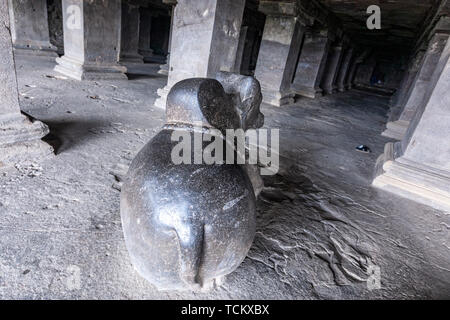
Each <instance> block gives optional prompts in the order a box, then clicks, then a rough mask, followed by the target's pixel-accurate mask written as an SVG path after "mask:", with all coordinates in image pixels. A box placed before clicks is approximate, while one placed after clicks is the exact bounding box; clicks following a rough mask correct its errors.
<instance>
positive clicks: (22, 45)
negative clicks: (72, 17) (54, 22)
mask: <svg viewBox="0 0 450 320" xmlns="http://www.w3.org/2000/svg"><path fill="white" fill-rule="evenodd" d="M2 1H6V0H2ZM7 1H8V2H9V14H10V19H11V35H12V39H13V44H14V52H15V53H16V54H32V55H37V56H49V57H57V56H58V55H57V54H56V47H55V46H53V45H52V44H50V36H49V30H48V14H47V0H7Z"/></svg>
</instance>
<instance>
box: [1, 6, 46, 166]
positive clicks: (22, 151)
mask: <svg viewBox="0 0 450 320" xmlns="http://www.w3.org/2000/svg"><path fill="white" fill-rule="evenodd" d="M12 50H13V47H12V42H11V34H10V29H9V15H8V3H7V2H6V1H2V2H0V101H1V102H0V169H3V168H5V167H9V166H12V165H14V164H16V163H19V162H23V161H25V160H30V159H38V158H40V157H43V156H47V155H50V154H51V153H52V152H53V149H52V147H50V146H49V145H47V144H46V143H44V142H42V141H41V140H40V139H41V138H42V137H43V136H45V135H46V134H47V133H48V127H47V126H46V125H45V124H43V123H42V122H39V121H30V120H29V119H28V117H26V116H24V115H22V114H21V113H20V107H19V100H18V91H17V80H16V71H15V65H14V57H13V52H12Z"/></svg>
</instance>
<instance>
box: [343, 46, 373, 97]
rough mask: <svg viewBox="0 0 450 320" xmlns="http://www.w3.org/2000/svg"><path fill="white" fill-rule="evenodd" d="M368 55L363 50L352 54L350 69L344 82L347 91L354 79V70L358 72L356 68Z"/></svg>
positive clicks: (367, 52) (366, 51)
mask: <svg viewBox="0 0 450 320" xmlns="http://www.w3.org/2000/svg"><path fill="white" fill-rule="evenodd" d="M368 54H369V50H364V51H362V52H359V53H357V54H354V56H353V59H352V62H351V66H350V69H349V71H348V73H347V76H346V80H345V87H346V89H347V90H350V89H351V88H352V87H353V81H354V79H355V75H356V70H358V66H359V65H360V64H361V63H362V62H363V61H364V59H365V58H366V56H367V55H368Z"/></svg>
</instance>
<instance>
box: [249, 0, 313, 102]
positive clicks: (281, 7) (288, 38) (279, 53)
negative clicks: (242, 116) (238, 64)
mask: <svg viewBox="0 0 450 320" xmlns="http://www.w3.org/2000/svg"><path fill="white" fill-rule="evenodd" d="M259 11H261V12H263V13H265V14H266V23H265V26H264V33H263V37H262V41H261V47H260V49H259V55H258V62H257V64H256V70H255V77H256V79H258V80H259V82H260V83H261V90H262V95H263V102H265V103H268V104H271V105H274V106H282V105H285V104H291V103H293V102H294V96H295V94H294V93H293V92H292V91H291V83H292V80H293V78H294V74H295V67H296V63H297V59H298V57H299V54H300V50H301V45H302V41H303V36H304V33H305V26H306V25H307V24H312V22H311V21H308V19H305V18H303V17H300V16H299V14H300V11H299V8H297V3H296V2H286V3H284V2H275V1H264V2H261V3H260V5H259Z"/></svg>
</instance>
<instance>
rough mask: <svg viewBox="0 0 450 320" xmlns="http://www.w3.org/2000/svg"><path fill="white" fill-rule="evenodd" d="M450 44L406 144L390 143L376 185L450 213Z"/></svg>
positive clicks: (415, 118) (413, 120) (420, 107)
mask: <svg viewBox="0 0 450 320" xmlns="http://www.w3.org/2000/svg"><path fill="white" fill-rule="evenodd" d="M449 88H450V42H447V44H446V46H445V48H444V50H443V52H442V54H441V55H440V59H439V61H438V63H437V66H436V68H435V69H434V73H433V75H432V78H431V80H430V81H429V84H428V86H427V89H426V94H425V98H424V100H423V103H422V104H420V105H419V106H418V109H417V110H416V113H415V115H414V117H413V119H412V120H411V125H410V126H409V128H408V130H407V132H406V134H405V136H404V138H403V139H402V141H399V142H396V143H388V144H387V145H386V147H385V152H384V154H383V155H382V156H380V158H379V159H378V162H377V168H376V178H375V180H374V182H373V185H374V186H376V187H378V188H382V189H384V190H387V191H390V192H394V193H397V194H400V195H402V196H405V197H408V198H410V199H412V200H415V201H420V202H423V203H426V204H429V205H431V206H433V207H436V208H438V209H444V210H447V211H450V143H449V137H450V126H449V124H450V110H449V106H450V91H449Z"/></svg>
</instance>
